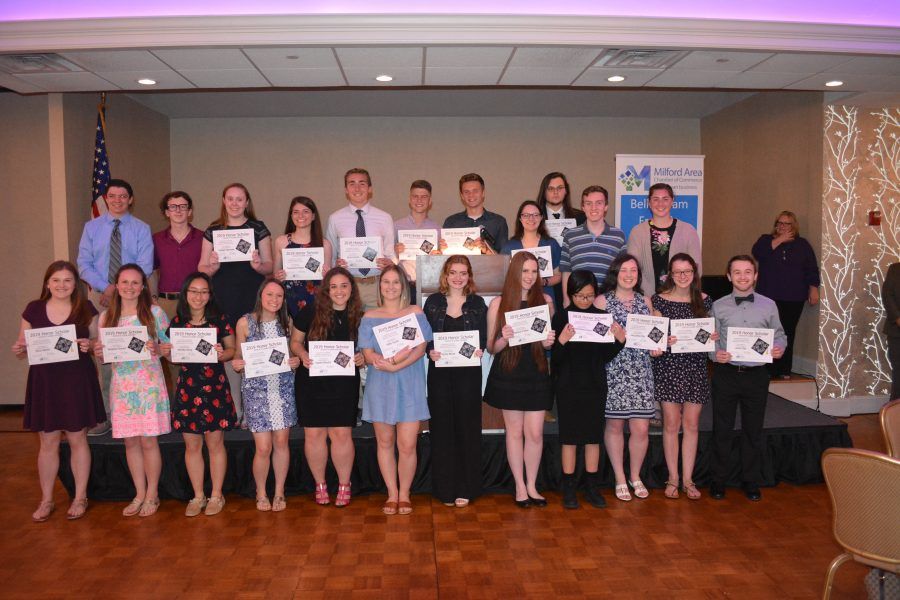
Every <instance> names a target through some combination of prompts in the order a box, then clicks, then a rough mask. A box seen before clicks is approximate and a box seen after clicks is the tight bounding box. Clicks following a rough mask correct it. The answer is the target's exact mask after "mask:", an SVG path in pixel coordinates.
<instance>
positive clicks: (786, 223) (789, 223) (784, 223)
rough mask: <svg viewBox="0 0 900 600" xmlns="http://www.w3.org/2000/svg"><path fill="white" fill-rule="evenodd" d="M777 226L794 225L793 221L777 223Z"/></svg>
mask: <svg viewBox="0 0 900 600" xmlns="http://www.w3.org/2000/svg"><path fill="white" fill-rule="evenodd" d="M775 224H776V225H784V226H785V227H787V226H789V225H793V224H794V223H793V222H791V221H775Z"/></svg>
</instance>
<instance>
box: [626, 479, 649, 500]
mask: <svg viewBox="0 0 900 600" xmlns="http://www.w3.org/2000/svg"><path fill="white" fill-rule="evenodd" d="M628 483H630V484H631V489H633V490H634V495H635V496H637V497H638V498H640V499H641V500H643V499H644V498H646V497H647V496H649V495H650V492H649V491H648V490H647V487H646V486H645V485H644V482H643V481H641V480H640V479H638V480H637V481H629V482H628Z"/></svg>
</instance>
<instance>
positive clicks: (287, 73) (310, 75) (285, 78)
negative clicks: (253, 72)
mask: <svg viewBox="0 0 900 600" xmlns="http://www.w3.org/2000/svg"><path fill="white" fill-rule="evenodd" d="M263 74H264V75H265V76H266V79H268V80H269V81H271V82H272V85H274V86H276V87H338V86H345V85H347V82H346V81H344V78H343V76H342V75H341V72H340V70H338V68H337V66H335V67H334V68H331V69H265V70H263Z"/></svg>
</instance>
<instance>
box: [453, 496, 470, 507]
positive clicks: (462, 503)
mask: <svg viewBox="0 0 900 600" xmlns="http://www.w3.org/2000/svg"><path fill="white" fill-rule="evenodd" d="M453 505H454V506H456V508H465V507H467V506H468V505H469V499H468V498H457V499H456V500H454V501H453Z"/></svg>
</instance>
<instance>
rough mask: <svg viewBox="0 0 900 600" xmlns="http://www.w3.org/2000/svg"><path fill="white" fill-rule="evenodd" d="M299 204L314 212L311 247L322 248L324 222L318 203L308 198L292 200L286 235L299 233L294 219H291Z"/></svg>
mask: <svg viewBox="0 0 900 600" xmlns="http://www.w3.org/2000/svg"><path fill="white" fill-rule="evenodd" d="M298 204H302V205H303V206H305V207H306V208H308V209H309V210H311V211H312V214H313V221H312V223H310V225H309V245H310V246H312V247H313V248H321V247H322V245H323V244H322V221H321V219H319V209H318V208H316V203H315V202H313V201H312V198H307V197H306V196H296V197H295V198H292V199H291V205H290V206H288V215H287V225H285V226H284V234H285V235H290V234H292V233H294V232H295V231H297V226H296V225H294V219H292V218H291V213H292V212H293V211H294V207H295V206H297V205H298Z"/></svg>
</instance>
